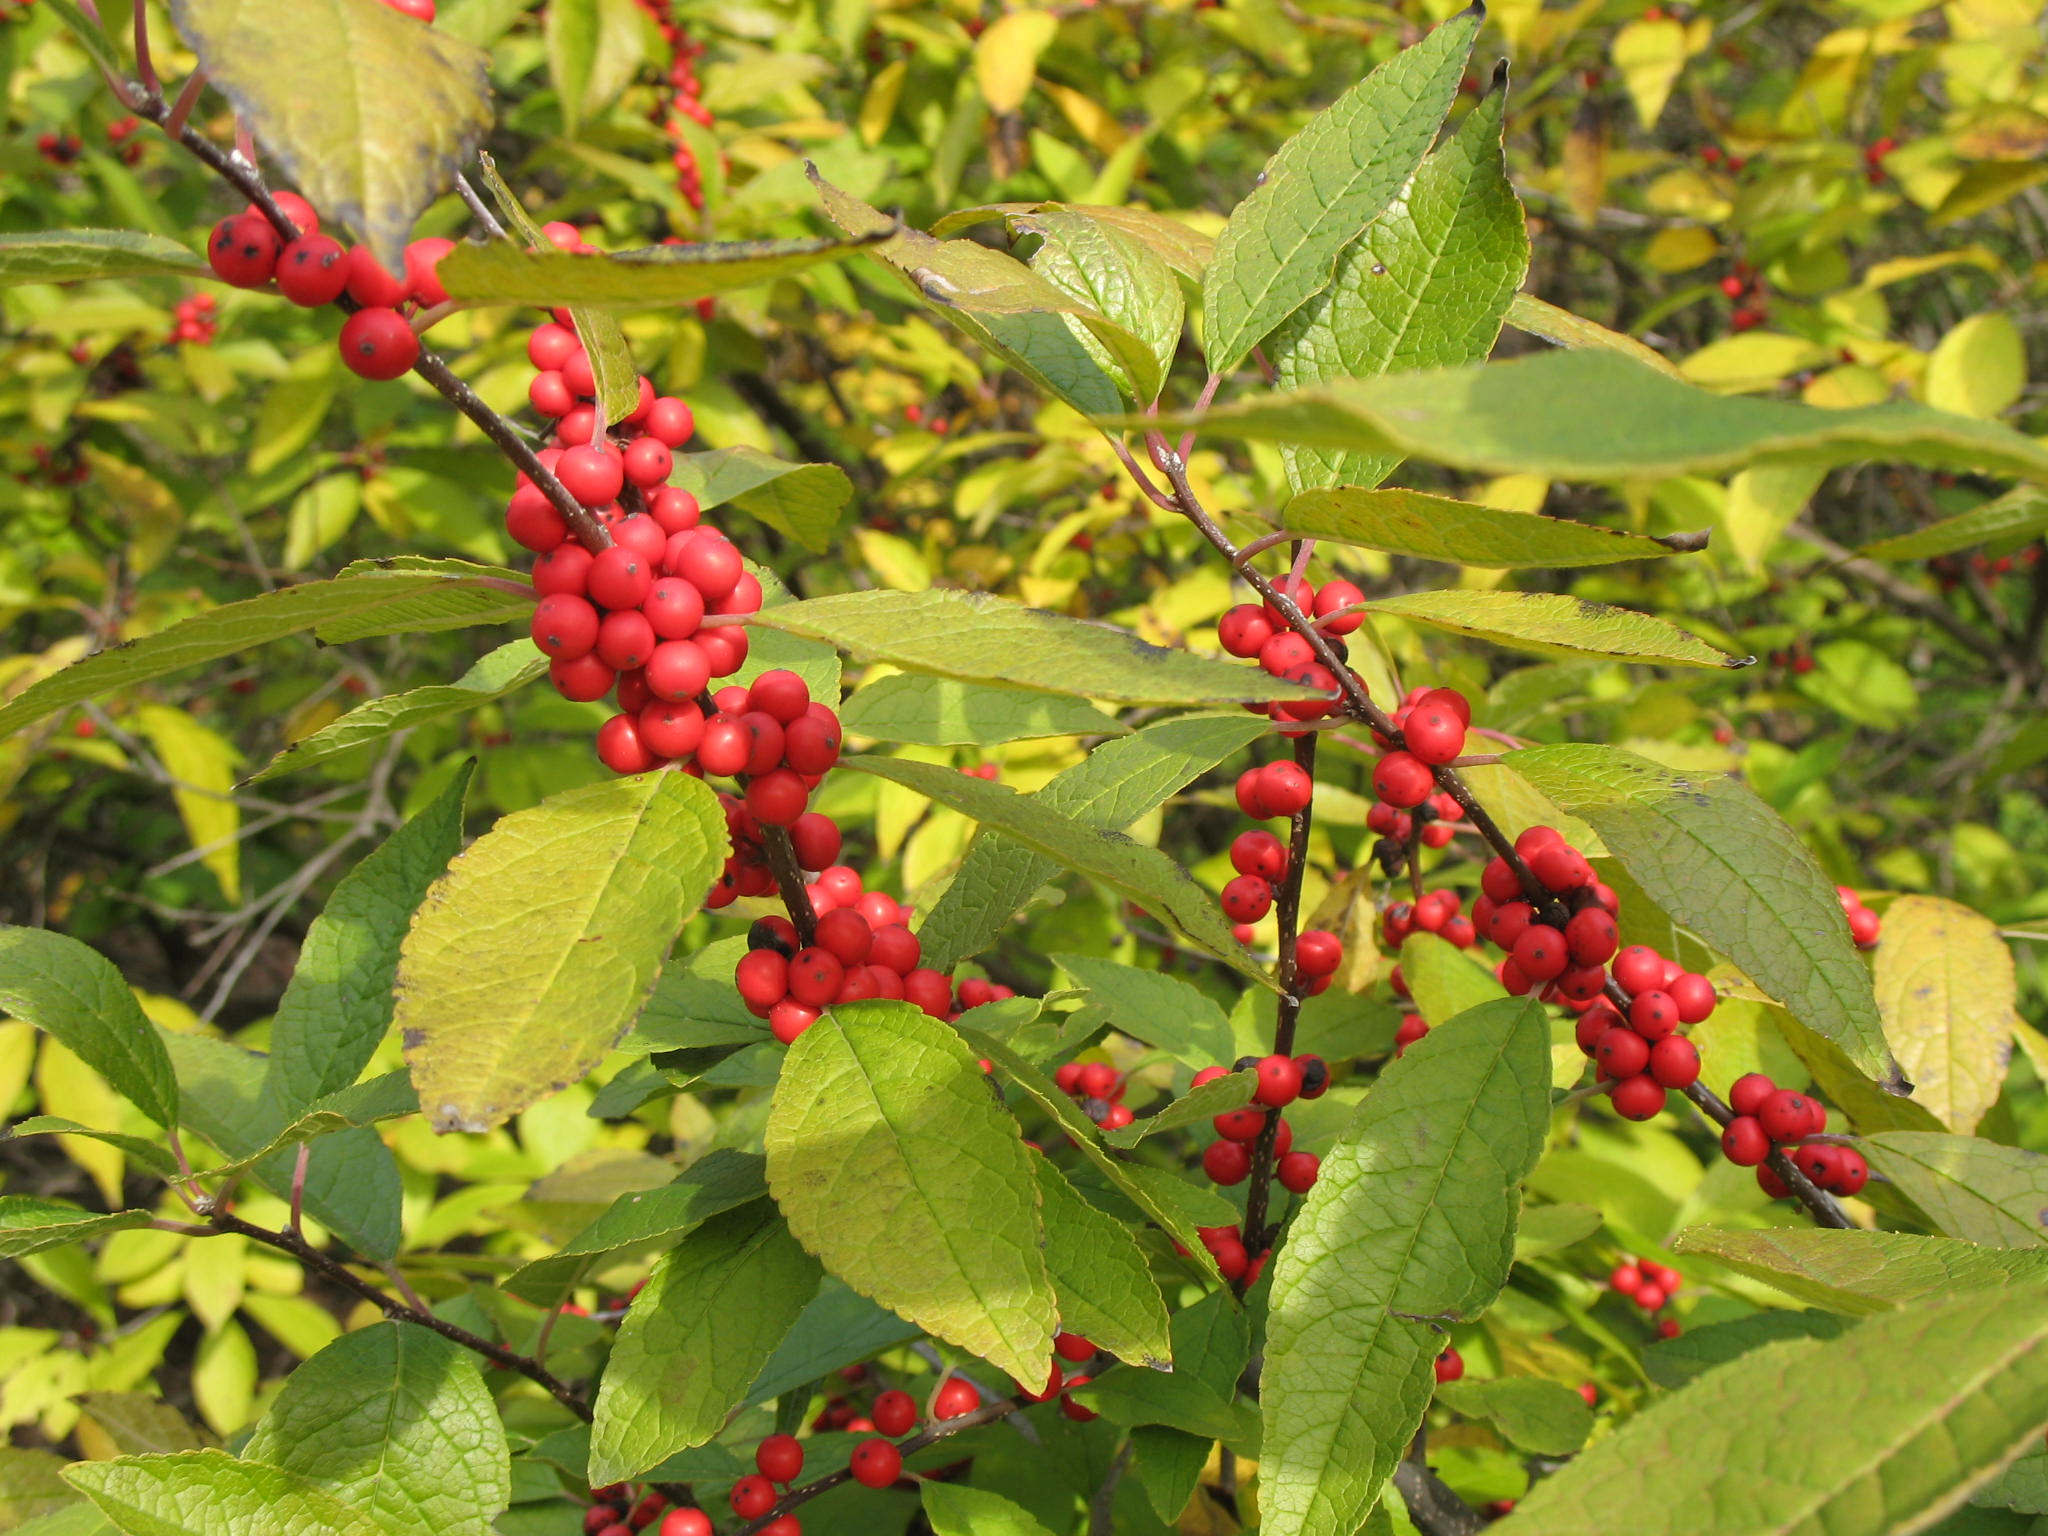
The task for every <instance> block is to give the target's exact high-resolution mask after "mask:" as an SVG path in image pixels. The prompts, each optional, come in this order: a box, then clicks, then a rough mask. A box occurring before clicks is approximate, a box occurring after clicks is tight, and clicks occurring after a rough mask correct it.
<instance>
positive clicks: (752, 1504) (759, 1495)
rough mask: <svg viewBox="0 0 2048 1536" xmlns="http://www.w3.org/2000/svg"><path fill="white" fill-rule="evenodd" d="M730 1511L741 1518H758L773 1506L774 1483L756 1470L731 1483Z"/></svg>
mask: <svg viewBox="0 0 2048 1536" xmlns="http://www.w3.org/2000/svg"><path fill="white" fill-rule="evenodd" d="M731 1499H732V1512H733V1513H734V1514H736V1515H738V1516H739V1517H740V1518H741V1519H742V1520H758V1519H760V1518H761V1516H763V1515H765V1514H767V1513H768V1511H769V1510H771V1509H773V1508H774V1507H775V1485H774V1484H773V1483H771V1482H769V1481H768V1479H767V1478H765V1477H763V1476H761V1474H760V1473H758V1472H753V1473H749V1474H748V1475H747V1476H745V1477H743V1478H741V1479H740V1480H739V1481H738V1482H736V1483H734V1484H733V1485H732V1494H731Z"/></svg>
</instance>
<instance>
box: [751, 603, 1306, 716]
mask: <svg viewBox="0 0 2048 1536" xmlns="http://www.w3.org/2000/svg"><path fill="white" fill-rule="evenodd" d="M751 622H752V623H754V624H756V625H762V626H765V627H767V628H769V629H780V630H784V631H786V632H788V633H790V634H794V635H808V636H810V637H811V638H812V639H814V640H826V641H830V642H831V643H832V644H833V645H836V646H838V647H839V649H841V650H842V651H846V652H848V653H849V654H851V655H852V656H853V657H854V658H855V659H856V660H858V661H886V662H888V663H890V664H891V665H892V666H898V667H902V668H904V669H906V670H908V671H912V672H924V673H931V674H934V675H936V676H939V677H952V678H958V679H960V680H961V681H963V682H970V683H1007V684H1009V685H1011V686H1013V687H1018V688H1033V689H1038V690H1040V691H1043V692H1046V693H1058V694H1065V695H1068V696H1073V695H1080V696H1082V697H1085V698H1091V699H1112V700H1116V701H1119V702H1122V703H1129V704H1242V703H1247V702H1251V701H1260V700H1266V699H1301V698H1308V697H1311V696H1312V695H1311V694H1310V692H1309V690H1307V689H1305V688H1299V687H1296V686H1295V685H1294V684H1292V683H1283V682H1281V681H1280V680H1279V679H1277V678H1273V677H1269V676H1267V675H1266V674H1265V673H1264V672H1261V671H1260V670H1259V669H1257V668H1255V667H1246V666H1241V665H1239V664H1237V663H1235V662H1227V661H1216V660H1212V659H1210V658H1208V657H1205V656H1192V655H1190V654H1188V653H1187V652H1186V651H1180V650H1169V649H1167V648H1165V647H1162V646H1156V645H1151V644H1148V643H1147V642H1146V641H1143V640H1140V639H1139V638H1138V637H1137V636H1136V635H1133V634H1130V633H1128V632H1126V631H1122V630H1116V629H1112V628H1110V627H1109V626H1108V625H1105V624H1091V623H1087V622H1084V621H1082V620H1080V619H1070V618H1067V617H1066V616H1065V615H1063V614H1057V613H1048V612H1046V611H1045V610H1043V609H1040V608H1027V607H1025V606H1024V605H1023V604H1022V603H1016V602H1011V601H1009V600H1008V599H1006V598H1000V597H994V596H991V595H989V594H987V593H980V592H959V591H955V590H952V589H950V588H942V587H934V588H931V589H930V590H928V591H924V592H843V593H839V594H837V595H835V596H832V597H814V598H812V599H810V600H809V601H808V602H801V603H785V604H782V605H780V606H777V607H774V608H764V609H762V610H761V612H760V613H758V614H756V615H755V616H754V617H753V619H752V621H751Z"/></svg>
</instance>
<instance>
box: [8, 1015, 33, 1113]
mask: <svg viewBox="0 0 2048 1536" xmlns="http://www.w3.org/2000/svg"><path fill="white" fill-rule="evenodd" d="M35 1062H36V1027H35V1025H33V1024H24V1023H23V1022H22V1021H21V1020H19V1019H8V1020H6V1021H5V1022H0V1120H11V1119H13V1118H14V1115H13V1110H14V1101H15V1100H16V1099H18V1098H20V1097H21V1090H22V1089H24V1088H26V1087H27V1086H28V1075H29V1073H30V1072H31V1071H33V1070H34V1068H35Z"/></svg>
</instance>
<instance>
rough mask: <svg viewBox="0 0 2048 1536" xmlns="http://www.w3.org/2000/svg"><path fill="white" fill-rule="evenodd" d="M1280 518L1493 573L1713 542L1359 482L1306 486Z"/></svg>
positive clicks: (1299, 530)
mask: <svg viewBox="0 0 2048 1536" xmlns="http://www.w3.org/2000/svg"><path fill="white" fill-rule="evenodd" d="M1280 521H1281V523H1282V525H1283V526H1284V527H1285V528H1286V529H1287V531H1288V532H1289V533H1292V534H1295V535H1297V536H1299V537H1301V538H1308V539H1328V540H1330V541H1331V542H1332V543H1336V544H1354V545H1356V546H1358V547H1359V548H1360V549H1383V550H1385V551H1387V552H1388V553H1389V554H1395V555H1409V556H1412V557H1413V558H1415V559H1418V560H1439V561H1442V562H1444V563H1445V564H1447V565H1474V566H1481V567H1484V568H1486V569H1490V570H1520V569H1524V568H1528V567H1541V568H1544V569H1551V568H1558V569H1562V568H1565V567H1569V566H1581V565H1611V564H1613V563H1614V562H1615V561H1617V560H1654V559H1657V558H1659V557H1661V556H1664V555H1670V554H1677V553H1682V552H1684V551H1686V550H1690V549H1696V548H1699V547H1700V546H1701V545H1702V544H1703V543H1704V542H1705V541H1704V539H1702V538H1699V537H1697V536H1690V537H1689V536H1684V535H1678V536H1673V537H1670V538H1661V539H1660V538H1651V537H1648V536H1646V535H1644V534H1639V533H1623V532H1622V531H1621V530H1620V529H1618V528H1602V527H1600V526H1599V525H1598V524H1596V523H1575V522H1573V521H1571V520H1570V519H1569V518H1563V517H1547V516H1545V515H1544V514H1542V513H1540V512H1503V511H1501V510H1500V509H1499V508H1497V507H1482V506H1480V505H1478V504H1477V503H1475V502H1469V501H1457V500H1454V499H1452V498H1451V497H1448V496H1431V495H1428V494H1427V493H1425V492H1423V491H1403V490H1398V489H1388V490H1383V491H1369V490H1365V489H1362V488H1361V487H1358V486H1355V485H1344V486H1338V487H1336V488H1335V489H1329V490H1313V491H1303V492H1302V493H1301V494H1300V495H1299V496H1296V497H1295V498H1294V499H1293V500H1292V501H1290V502H1288V503H1287V510H1286V511H1285V512H1284V513H1283V514H1282V515H1281V519H1280Z"/></svg>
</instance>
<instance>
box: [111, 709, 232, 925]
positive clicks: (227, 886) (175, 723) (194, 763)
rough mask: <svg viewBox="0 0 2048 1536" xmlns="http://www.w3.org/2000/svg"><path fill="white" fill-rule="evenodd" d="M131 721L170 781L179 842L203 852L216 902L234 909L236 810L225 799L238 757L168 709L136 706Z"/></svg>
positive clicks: (223, 739)
mask: <svg viewBox="0 0 2048 1536" xmlns="http://www.w3.org/2000/svg"><path fill="white" fill-rule="evenodd" d="M134 720H135V728H136V729H137V730H138V731H140V732H141V733H142V735H143V736H145V737H147V738H148V740H149V744H150V747H151V749H152V750H154V751H155V753H156V755H157V760H158V761H159V762H160V763H162V764H163V767H164V771H165V772H166V773H168V774H169V775H170V776H171V779H172V780H173V788H172V791H171V798H172V800H173V801H174V802H175V803H176V805H177V807H178V819H179V820H180V821H182V822H183V823H184V824H185V836H186V837H188V838H189V839H191V842H192V847H193V849H194V851H197V850H200V849H205V850H206V852H205V853H204V854H202V855H201V857H200V860H199V862H200V863H201V864H202V865H203V866H204V867H205V868H206V870H207V872H208V873H209V874H211V875H212V876H213V877H214V879H215V880H217V881H219V882H220V893H221V896H222V898H223V899H224V900H226V901H227V902H228V903H229V905H231V906H232V905H235V904H237V903H239V902H240V901H241V899H242V859H241V852H242V850H241V844H240V842H239V841H238V840H237V839H236V837H235V833H236V832H237V831H239V830H240V828H241V825H242V809H241V807H240V806H238V805H236V804H235V802H234V800H233V799H232V798H230V795H231V792H232V791H233V789H234V787H235V764H236V763H237V762H239V761H240V760H241V754H240V753H239V752H237V751H236V750H235V746H234V743H232V742H230V741H229V740H228V739H227V738H226V737H225V736H222V735H221V734H220V733H219V732H218V731H215V730H211V729H209V728H208V727H206V726H203V725H201V724H200V723H199V722H198V721H197V720H195V719H193V718H192V716H191V715H189V714H187V713H186V712H185V711H184V710H182V709H173V708H172V707H171V706H170V705H168V704H144V705H141V706H139V707H138V708H137V709H136V710H135V714H134Z"/></svg>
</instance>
